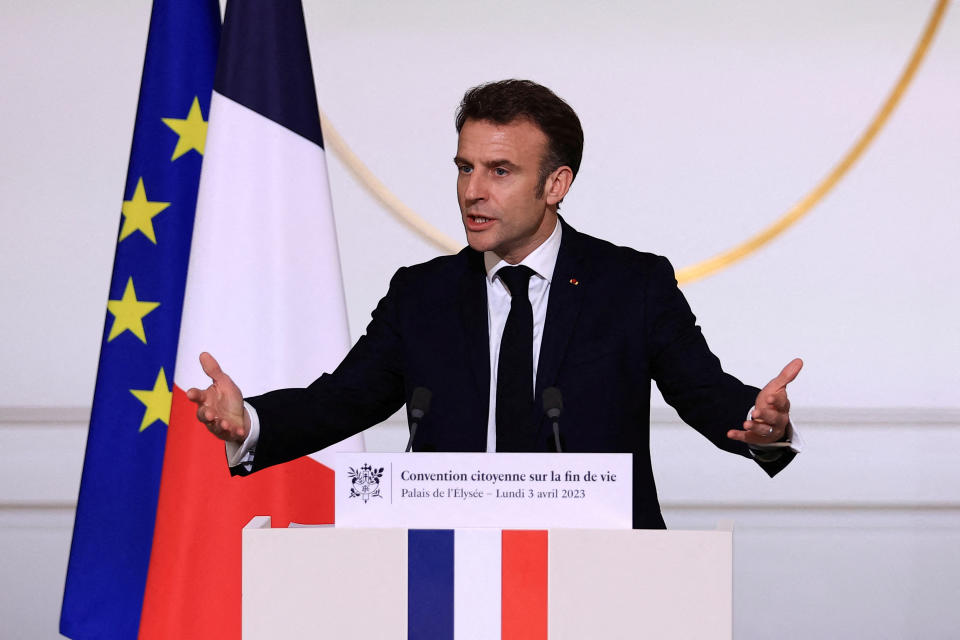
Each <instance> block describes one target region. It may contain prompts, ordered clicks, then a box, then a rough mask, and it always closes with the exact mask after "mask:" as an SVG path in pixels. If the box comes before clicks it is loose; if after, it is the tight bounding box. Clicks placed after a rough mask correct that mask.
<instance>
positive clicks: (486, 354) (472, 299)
mask: <svg viewBox="0 0 960 640" xmlns="http://www.w3.org/2000/svg"><path fill="white" fill-rule="evenodd" d="M468 251H470V250H469V249H468ZM484 276H485V270H484V267H483V254H481V253H477V252H476V251H470V253H469V255H468V260H467V269H466V271H465V272H464V273H463V275H462V276H461V279H460V294H459V295H460V320H461V323H462V325H463V333H464V344H466V345H467V354H466V356H467V362H466V366H467V368H468V369H469V370H470V371H471V372H473V377H474V382H475V383H476V387H477V388H476V390H477V393H478V394H479V395H478V398H481V399H482V403H483V405H484V406H487V405H489V402H490V329H489V328H488V326H487V285H486V281H485V279H484ZM487 409H488V410H489V406H487ZM484 417H486V414H484ZM484 425H486V420H484Z"/></svg>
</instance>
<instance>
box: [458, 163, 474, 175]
mask: <svg viewBox="0 0 960 640" xmlns="http://www.w3.org/2000/svg"><path fill="white" fill-rule="evenodd" d="M457 168H458V169H459V170H460V173H471V172H472V171H473V167H468V166H467V165H465V164H462V165H460V166H459V167H457Z"/></svg>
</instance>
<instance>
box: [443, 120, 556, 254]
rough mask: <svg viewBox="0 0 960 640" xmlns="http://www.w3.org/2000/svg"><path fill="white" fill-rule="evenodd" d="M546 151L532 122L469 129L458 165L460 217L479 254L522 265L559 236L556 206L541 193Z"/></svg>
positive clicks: (470, 124)
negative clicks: (539, 185)
mask: <svg viewBox="0 0 960 640" xmlns="http://www.w3.org/2000/svg"><path fill="white" fill-rule="evenodd" d="M546 150H547V136H546V135H545V134H544V133H543V131H541V130H540V128H539V127H537V126H536V125H535V124H533V123H532V122H530V121H529V120H526V119H522V120H515V121H513V122H511V123H509V124H495V123H493V122H488V121H486V120H467V121H466V122H465V123H464V125H463V128H462V129H461V130H460V140H459V142H458V144H457V156H456V157H455V158H454V162H455V163H456V165H457V174H458V175H457V200H458V201H459V203H460V214H461V216H462V217H463V227H464V229H465V230H466V232H467V242H468V243H469V245H470V246H471V247H472V248H473V249H475V250H477V251H493V252H494V253H496V254H497V255H498V256H500V257H501V258H502V259H504V260H506V261H507V262H509V263H511V264H516V263H517V262H520V261H521V260H523V259H524V258H525V257H527V255H529V254H530V252H531V251H533V250H534V249H536V248H537V247H538V246H540V244H542V243H543V241H544V240H546V239H547V238H549V237H550V234H551V233H553V229H554V227H555V226H556V224H557V213H556V207H555V204H556V203H555V202H554V203H551V202H550V201H549V199H548V198H547V197H545V195H544V193H540V192H538V190H537V189H536V187H537V182H538V181H539V180H538V178H539V171H540V162H541V160H542V159H543V157H544V156H545V154H546ZM548 184H549V180H548Z"/></svg>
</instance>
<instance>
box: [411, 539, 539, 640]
mask: <svg viewBox="0 0 960 640" xmlns="http://www.w3.org/2000/svg"><path fill="white" fill-rule="evenodd" d="M547 541H548V539H547V532H546V531H508V530H503V531H501V530H499V529H456V530H450V529H445V530H443V529H442V530H421V529H411V530H410V531H409V532H408V540H407V637H408V639H409V640H427V639H430V640H463V639H465V638H503V639H504V640H514V639H516V640H519V639H521V638H522V639H525V640H540V639H544V640H545V639H546V638H547Z"/></svg>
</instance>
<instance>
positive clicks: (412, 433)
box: [403, 420, 417, 453]
mask: <svg viewBox="0 0 960 640" xmlns="http://www.w3.org/2000/svg"><path fill="white" fill-rule="evenodd" d="M415 435H417V421H416V420H414V421H412V422H411V423H410V439H409V440H407V448H406V449H404V451H403V452H404V453H409V452H410V449H412V448H413V436H415Z"/></svg>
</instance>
